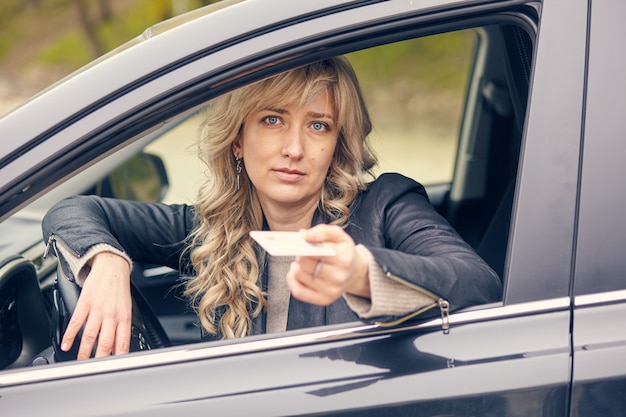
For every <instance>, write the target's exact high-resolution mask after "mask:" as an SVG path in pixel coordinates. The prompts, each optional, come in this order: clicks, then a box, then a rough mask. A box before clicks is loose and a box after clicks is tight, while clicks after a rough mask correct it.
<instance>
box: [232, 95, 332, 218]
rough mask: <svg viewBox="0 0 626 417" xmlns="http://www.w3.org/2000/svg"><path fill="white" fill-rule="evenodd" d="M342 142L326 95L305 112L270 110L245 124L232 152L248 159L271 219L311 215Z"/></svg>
mask: <svg viewBox="0 0 626 417" xmlns="http://www.w3.org/2000/svg"><path fill="white" fill-rule="evenodd" d="M337 138H338V132H337V126H336V114H335V109H334V106H333V102H332V96H331V94H330V93H328V92H325V91H323V92H321V93H320V94H318V95H317V96H315V97H314V98H313V99H312V100H310V101H309V102H308V103H306V104H304V105H302V106H300V107H296V106H286V107H276V108H266V109H262V110H260V111H258V112H256V113H252V114H251V115H250V116H249V117H248V118H247V119H246V121H245V122H244V127H243V131H242V135H241V137H240V138H239V140H238V141H237V142H236V143H235V144H234V147H233V148H234V151H235V154H236V155H239V156H240V157H243V161H244V164H245V168H246V173H247V174H248V177H249V178H250V180H251V181H252V184H253V185H254V187H255V188H256V190H257V194H258V196H259V199H260V202H261V207H263V210H264V211H265V212H266V215H267V214H271V211H272V210H278V212H277V213H280V210H285V209H288V210H289V211H290V212H293V213H295V212H300V213H302V210H304V211H307V210H308V209H310V212H311V213H312V211H313V209H314V208H315V207H317V204H318V201H319V198H320V196H321V189H322V187H323V185H324V180H325V178H326V174H327V172H328V169H329V167H330V164H331V161H332V158H333V154H334V152H335V146H336V145H337ZM268 211H269V213H268Z"/></svg>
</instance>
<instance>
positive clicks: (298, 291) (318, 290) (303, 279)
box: [286, 262, 341, 305]
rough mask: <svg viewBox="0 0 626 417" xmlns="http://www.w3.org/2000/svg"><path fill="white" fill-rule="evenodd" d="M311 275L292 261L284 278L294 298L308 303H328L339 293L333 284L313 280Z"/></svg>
mask: <svg viewBox="0 0 626 417" xmlns="http://www.w3.org/2000/svg"><path fill="white" fill-rule="evenodd" d="M311 275H312V274H311V272H310V271H307V270H305V269H304V268H303V267H302V266H301V265H300V264H298V263H297V262H293V263H292V265H291V268H290V269H289V272H288V273H287V277H286V280H287V286H288V287H289V290H290V291H291V294H292V295H293V297H294V298H296V299H298V300H300V301H303V302H306V303H310V304H316V305H328V304H331V303H332V302H333V301H335V300H336V299H337V298H338V297H339V296H340V295H341V293H340V292H338V291H337V289H336V288H335V287H334V286H333V285H328V284H327V283H325V282H323V281H321V280H319V279H315V280H314V279H313V278H312V276H311Z"/></svg>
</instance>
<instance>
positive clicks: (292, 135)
mask: <svg viewBox="0 0 626 417" xmlns="http://www.w3.org/2000/svg"><path fill="white" fill-rule="evenodd" d="M282 154H283V156H286V157H288V158H291V159H296V160H297V159H302V157H303V156H304V146H303V137H302V132H301V131H300V129H297V128H295V127H292V128H291V129H288V130H287V131H286V132H285V135H284V138H283V149H282Z"/></svg>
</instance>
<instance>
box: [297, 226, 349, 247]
mask: <svg viewBox="0 0 626 417" xmlns="http://www.w3.org/2000/svg"><path fill="white" fill-rule="evenodd" d="M304 236H305V239H306V240H307V241H309V242H311V243H322V242H334V243H341V242H343V241H350V242H352V238H351V237H350V235H348V234H347V233H346V231H345V230H343V229H342V228H341V227H339V226H337V225H330V224H318V225H317V226H314V227H312V228H310V229H308V230H306V231H305V235H304Z"/></svg>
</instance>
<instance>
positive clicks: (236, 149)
mask: <svg viewBox="0 0 626 417" xmlns="http://www.w3.org/2000/svg"><path fill="white" fill-rule="evenodd" d="M232 150H233V155H235V156H236V157H237V158H241V156H242V155H243V150H242V146H241V136H240V135H237V139H235V140H234V141H233V144H232Z"/></svg>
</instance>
